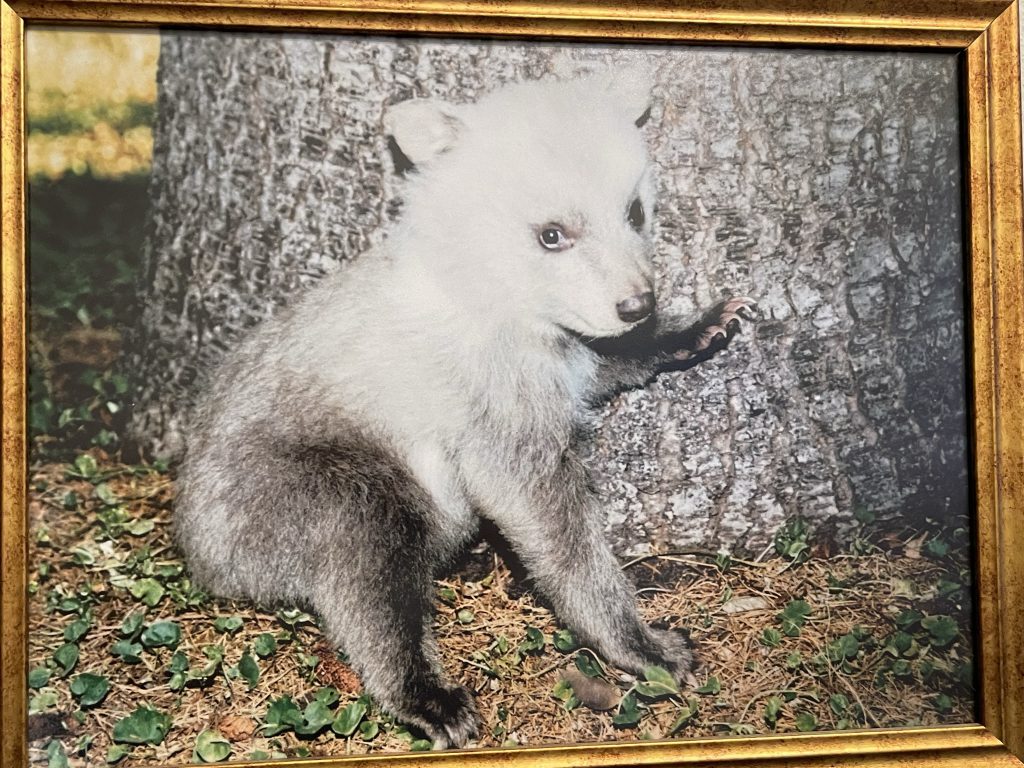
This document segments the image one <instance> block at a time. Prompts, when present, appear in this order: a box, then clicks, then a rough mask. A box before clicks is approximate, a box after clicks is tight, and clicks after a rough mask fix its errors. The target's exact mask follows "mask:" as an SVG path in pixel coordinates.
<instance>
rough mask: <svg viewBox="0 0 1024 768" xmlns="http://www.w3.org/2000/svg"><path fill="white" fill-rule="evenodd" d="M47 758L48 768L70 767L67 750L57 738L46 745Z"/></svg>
mask: <svg viewBox="0 0 1024 768" xmlns="http://www.w3.org/2000/svg"><path fill="white" fill-rule="evenodd" d="M46 758H47V760H46V768H68V755H67V752H65V751H64V745H63V744H61V743H60V742H59V741H57V739H53V740H52V741H51V742H50V743H49V744H47V745H46Z"/></svg>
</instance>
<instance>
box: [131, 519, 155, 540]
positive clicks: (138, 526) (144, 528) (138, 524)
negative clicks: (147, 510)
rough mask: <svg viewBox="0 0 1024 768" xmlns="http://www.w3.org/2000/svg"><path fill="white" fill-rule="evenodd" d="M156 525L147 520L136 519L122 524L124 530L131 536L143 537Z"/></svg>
mask: <svg viewBox="0 0 1024 768" xmlns="http://www.w3.org/2000/svg"><path fill="white" fill-rule="evenodd" d="M154 527H156V524H155V523H154V522H153V521H152V520H149V519H148V518H136V519H134V520H131V521H129V522H127V523H125V524H124V529H125V530H126V531H128V533H130V534H131V535H132V536H145V535H146V534H147V533H149V532H150V531H152V530H153V528H154Z"/></svg>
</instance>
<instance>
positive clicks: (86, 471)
mask: <svg viewBox="0 0 1024 768" xmlns="http://www.w3.org/2000/svg"><path fill="white" fill-rule="evenodd" d="M98 472H99V466H98V465H97V464H96V459H94V458H93V457H92V456H91V455H89V454H88V453H83V454H80V455H79V456H78V458H76V459H75V464H74V469H73V470H70V471H69V472H68V474H69V475H71V476H72V477H80V478H83V479H85V480H88V479H90V478H93V477H95V476H96V474H97V473H98Z"/></svg>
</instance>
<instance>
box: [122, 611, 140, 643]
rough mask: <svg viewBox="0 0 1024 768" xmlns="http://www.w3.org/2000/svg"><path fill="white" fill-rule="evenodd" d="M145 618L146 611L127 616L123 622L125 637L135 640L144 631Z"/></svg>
mask: <svg viewBox="0 0 1024 768" xmlns="http://www.w3.org/2000/svg"><path fill="white" fill-rule="evenodd" d="M145 618H146V612H145V611H144V610H139V611H132V612H131V613H129V614H128V615H127V616H125V617H124V621H122V622H121V634H122V635H124V636H125V637H128V638H132V639H134V638H135V636H136V635H137V634H139V632H140V631H141V630H142V622H143V621H144V620H145Z"/></svg>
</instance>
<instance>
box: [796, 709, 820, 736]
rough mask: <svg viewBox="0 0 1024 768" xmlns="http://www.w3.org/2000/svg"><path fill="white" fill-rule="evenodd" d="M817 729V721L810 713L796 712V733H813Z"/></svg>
mask: <svg viewBox="0 0 1024 768" xmlns="http://www.w3.org/2000/svg"><path fill="white" fill-rule="evenodd" d="M817 727H818V721H817V719H816V718H815V717H814V715H813V714H811V713H810V712H798V713H797V716H796V729H797V730H798V731H803V732H807V731H813V730H814V729H815V728H817Z"/></svg>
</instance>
